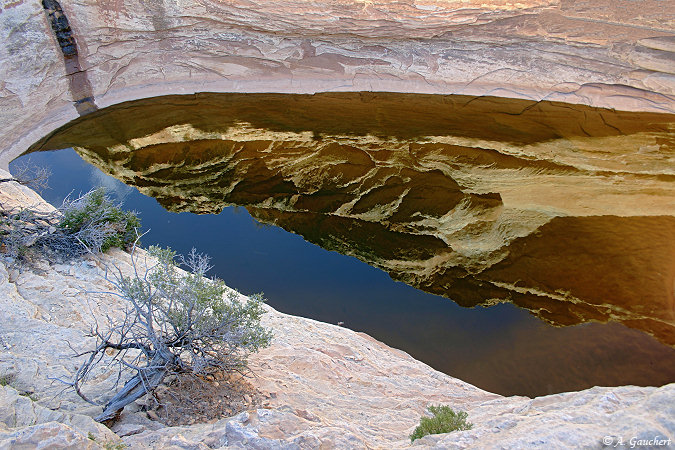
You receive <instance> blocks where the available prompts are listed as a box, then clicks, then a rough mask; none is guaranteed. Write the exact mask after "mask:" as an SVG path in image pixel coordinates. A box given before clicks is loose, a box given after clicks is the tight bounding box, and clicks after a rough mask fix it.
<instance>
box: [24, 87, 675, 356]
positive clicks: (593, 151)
mask: <svg viewBox="0 0 675 450" xmlns="http://www.w3.org/2000/svg"><path fill="white" fill-rule="evenodd" d="M674 127H675V116H672V115H658V114H644V113H622V112H615V111H609V110H600V109H593V108H588V107H583V106H578V105H566V104H555V103H546V102H539V103H534V102H526V101H515V100H505V99H496V98H469V97H457V96H454V97H443V96H424V95H405V94H358V93H356V94H322V95H315V96H298V95H294V96H290V95H276V94H256V95H226V94H220V95H213V94H210V95H198V96H184V97H183V96H175V97H166V98H160V99H149V100H141V101H136V102H131V103H127V104H123V105H119V106H115V107H111V108H108V109H106V110H102V111H100V112H98V113H94V114H91V115H88V116H86V117H84V118H82V119H78V120H77V121H75V122H72V123H71V124H69V125H67V126H66V127H64V128H63V129H61V130H59V131H57V132H55V133H54V134H53V135H51V136H49V137H48V138H46V139H45V140H43V141H42V142H41V143H38V144H36V146H35V147H34V150H46V149H56V148H64V147H69V146H73V147H76V148H77V149H78V152H79V153H80V154H81V155H82V156H83V157H84V158H85V159H87V160H89V161H90V162H92V163H93V164H95V165H96V166H98V167H100V168H102V169H103V170H104V171H106V172H108V173H111V174H112V175H114V176H116V177H117V178H119V179H121V180H123V181H124V182H125V183H127V184H130V185H134V186H137V187H138V188H139V189H140V190H141V191H142V192H143V193H145V194H148V195H151V196H153V197H155V198H157V200H158V201H159V202H160V203H161V204H162V205H163V206H164V207H166V208H167V209H169V210H175V211H192V212H197V213H217V212H219V211H220V210H222V208H223V207H224V206H225V205H228V204H236V205H243V206H246V208H247V209H248V210H249V212H250V213H251V214H252V215H253V216H254V217H256V218H257V219H258V220H260V221H261V222H265V223H273V224H275V225H278V226H280V227H283V228H285V229H286V230H288V231H291V232H294V233H297V234H300V235H302V236H303V237H304V238H305V239H306V240H308V241H310V242H313V243H316V244H318V245H320V246H322V247H324V248H327V249H330V250H336V251H339V252H341V253H345V254H348V255H353V256H355V257H357V258H359V259H361V260H363V261H365V262H367V263H369V264H371V265H373V266H376V267H379V268H381V269H383V270H385V271H387V272H388V273H389V274H390V275H391V276H392V277H393V278H394V279H397V280H401V281H404V282H406V283H408V284H410V285H412V286H415V287H417V288H419V289H422V290H424V291H427V292H431V293H434V294H439V295H443V296H446V297H449V298H451V299H452V300H454V301H456V302H457V303H459V304H461V305H464V306H474V305H490V304H493V303H495V302H501V301H510V302H513V303H515V304H516V305H518V306H520V307H523V308H526V309H528V310H529V311H531V312H532V314H535V315H537V316H538V317H540V318H542V319H543V320H545V321H547V322H549V323H552V324H555V325H571V324H577V323H581V322H586V321H608V320H615V321H619V322H622V323H624V324H625V325H627V326H629V327H633V328H637V329H640V330H643V331H645V332H647V333H649V334H652V335H654V336H655V337H657V338H658V339H659V340H661V341H662V342H665V343H668V344H670V345H675V306H674V305H675V297H674V293H673V289H674V283H675V217H674V216H673V214H674V212H675V183H674V181H675V170H674V168H675V165H674V164H673V160H674V158H675V136H674V134H673V129H674Z"/></svg>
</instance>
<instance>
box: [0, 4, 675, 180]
mask: <svg viewBox="0 0 675 450" xmlns="http://www.w3.org/2000/svg"><path fill="white" fill-rule="evenodd" d="M674 23H675V13H674V12H673V8H669V7H668V2H663V1H659V0H645V1H640V2H622V3H621V5H620V6H619V4H617V3H616V2H613V1H610V0H603V1H596V2H590V3H589V2H574V1H568V0H526V1H520V2H515V1H511V0H502V1H498V2H488V3H485V2H480V1H477V0H462V1H439V0H406V1H402V2H398V1H397V2H394V1H389V0H384V1H369V0H368V1H365V0H354V1H346V0H322V1H318V2H314V1H312V2H309V1H304V0H296V1H288V2H275V1H268V0H257V1H253V2H245V1H239V0H228V1H216V0H194V1H181V2H179V1H177V0H161V1H153V2H143V1H139V0H106V1H96V0H63V1H61V2H60V3H58V2H56V1H55V0H47V1H45V2H40V1H37V0H2V2H0V40H1V41H2V42H3V43H4V45H2V47H1V48H0V123H1V124H2V125H3V126H2V127H1V129H0V141H2V142H3V146H2V148H1V149H0V166H2V167H6V165H7V163H8V162H9V161H10V160H11V159H13V158H14V157H16V156H18V155H19V154H21V153H22V152H23V151H25V150H26V149H27V148H28V146H30V145H31V144H32V143H33V142H35V141H36V140H38V139H39V138H41V137H42V136H44V135H46V134H48V133H49V132H51V131H52V130H54V129H55V128H57V127H58V126H60V125H63V124H64V123H66V122H67V121H69V120H72V119H74V118H75V117H77V116H78V115H82V114H87V113H89V112H91V111H93V110H95V109H96V108H100V107H105V106H109V105H111V104H116V103H120V102H122V101H126V100H132V99H138V98H145V97H150V96H156V95H164V94H184V93H194V92H293V93H313V92H322V91H395V92H417V93H438V94H463V95H492V96H502V97H515V98H525V99H534V100H540V99H548V100H555V101H565V102H569V103H581V104H587V105H595V106H606V107H612V108H617V109H623V110H635V111H655V112H673V111H675V106H674V105H675V103H674V102H675V101H674V95H675V92H674V89H675V81H674V80H675V75H673V71H674V69H673V67H675V64H674V62H673V61H674V57H673V55H674V53H673V51H674V50H673V47H674V46H675V41H674V37H673V35H674V27H675V26H674Z"/></svg>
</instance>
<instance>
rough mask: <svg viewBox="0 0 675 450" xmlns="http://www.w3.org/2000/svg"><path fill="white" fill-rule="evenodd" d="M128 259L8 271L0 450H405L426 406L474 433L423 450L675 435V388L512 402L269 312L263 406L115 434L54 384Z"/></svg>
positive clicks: (365, 340) (99, 390) (18, 198)
mask: <svg viewBox="0 0 675 450" xmlns="http://www.w3.org/2000/svg"><path fill="white" fill-rule="evenodd" d="M0 176H2V177H5V176H6V173H4V172H0ZM26 200H28V203H26ZM36 200H39V198H38V197H36V196H35V194H33V193H31V192H30V191H28V190H27V189H26V188H24V187H21V186H18V185H16V184H14V183H1V184H0V203H1V204H2V205H3V207H11V206H13V205H21V204H24V205H25V204H30V203H32V204H35V203H36V202H35V201H36ZM129 262H130V259H129V255H128V254H126V253H124V252H122V251H120V250H114V251H111V252H109V253H108V254H106V255H104V256H102V257H101V258H100V259H84V260H81V261H75V262H72V263H68V264H54V265H51V266H50V265H48V264H46V263H44V264H41V265H40V266H39V267H34V268H33V269H31V270H23V271H19V270H16V269H12V268H8V267H7V266H6V264H4V263H2V264H0V345H2V350H1V351H0V376H2V377H5V379H8V380H11V382H10V386H5V387H3V388H0V410H2V411H3V413H2V415H0V448H24V447H21V446H22V445H23V446H25V447H31V448H33V447H36V446H43V447H45V448H78V449H79V448H98V446H99V445H101V446H105V445H113V444H116V443H117V442H118V441H119V438H121V439H122V442H123V443H124V444H126V445H128V446H129V448H132V449H136V448H138V449H144V448H156V449H186V448H191V449H208V448H235V449H237V448H308V449H309V448H320V447H321V448H323V447H327V448H402V447H407V446H409V440H408V438H407V436H408V434H409V433H410V432H411V431H412V430H413V428H414V427H415V425H416V424H417V423H418V421H419V417H420V416H421V414H422V413H423V410H424V408H425V407H426V406H427V405H429V404H437V403H444V404H450V405H453V407H455V408H457V409H463V410H466V411H467V412H468V413H469V419H470V421H471V422H473V423H474V427H473V429H472V430H470V431H465V432H458V433H452V434H448V435H438V436H431V437H427V438H424V439H423V440H420V441H417V442H416V443H415V447H419V448H426V447H434V448H470V447H475V448H523V447H530V446H532V445H539V446H543V447H546V448H569V447H570V446H574V447H586V448H600V447H601V446H602V439H603V437H604V436H607V435H611V436H616V437H621V438H623V439H624V440H625V441H626V442H628V440H629V439H630V438H631V437H639V438H641V439H654V438H659V439H673V438H674V437H675V419H674V418H675V411H674V410H673V408H674V406H673V405H674V404H675V403H674V402H673V401H672V399H673V398H674V396H675V385H668V386H664V387H661V388H639V387H618V388H593V389H589V390H586V391H582V392H575V393H569V394H558V395H551V396H547V397H539V398H535V399H532V400H530V399H527V398H524V397H509V398H505V397H501V396H498V395H495V394H490V393H487V392H485V391H482V390H480V389H478V388H475V387H473V386H471V385H469V384H467V383H464V382H462V381H459V380H457V379H454V378H452V377H450V376H447V375H444V374H441V373H439V372H437V371H435V370H433V369H431V368H430V367H428V366H426V365H425V364H422V363H420V362H418V361H415V360H414V359H412V358H411V357H410V356H408V355H407V354H405V353H403V352H400V351H397V350H394V349H391V348H389V347H387V346H386V345H384V344H382V343H380V342H377V341H375V340H374V339H372V338H370V337H368V336H365V335H363V334H359V333H356V332H353V331H351V330H347V329H344V328H341V327H338V326H334V325H329V324H324V323H320V322H316V321H313V320H309V319H303V318H298V317H293V316H288V315H285V314H281V313H278V312H276V311H274V310H272V309H271V308H268V311H267V313H266V314H265V317H264V323H265V324H266V325H267V326H268V327H270V328H271V329H272V330H273V332H274V336H275V337H274V342H273V345H272V346H271V347H270V348H268V349H265V350H263V351H261V352H260V353H259V354H257V355H255V356H254V357H252V360H251V363H252V368H253V370H254V373H255V376H254V377H253V378H252V379H251V380H250V381H251V382H252V383H253V385H254V386H255V387H256V388H257V389H258V390H259V392H260V395H261V396H262V398H263V401H262V404H261V405H260V406H259V407H256V408H252V409H251V410H249V411H246V412H243V413H240V414H238V415H236V416H234V417H231V418H226V417H224V418H222V419H220V420H218V421H216V422H215V423H212V424H202V425H192V426H184V427H165V426H163V425H161V424H159V423H157V422H153V421H151V420H149V419H148V418H147V417H146V415H145V413H142V412H134V408H128V411H125V412H124V413H123V415H122V417H121V420H120V422H118V423H117V424H116V425H115V426H114V427H113V431H115V432H116V433H117V435H112V433H111V432H110V431H107V430H105V429H104V428H103V427H101V426H100V425H98V424H95V423H93V421H92V420H91V419H90V418H89V417H87V416H93V415H94V414H96V413H97V412H99V410H98V409H97V408H95V407H91V406H89V405H87V404H85V403H84V402H83V401H82V400H80V399H79V398H78V397H76V396H75V395H74V394H73V393H72V392H69V391H63V390H62V388H63V386H62V385H60V384H59V383H58V382H55V381H53V380H51V379H50V378H53V377H67V376H68V375H69V374H72V373H73V371H74V370H75V367H76V365H77V363H78V362H77V359H74V358H72V352H73V350H72V349H70V348H69V346H68V344H67V342H69V343H70V344H71V345H73V347H74V348H85V347H86V346H87V344H88V343H90V342H91V338H88V337H86V332H87V330H88V327H89V326H90V325H91V323H92V314H94V315H97V316H99V317H101V316H102V315H103V314H110V315H112V316H116V315H118V314H120V311H121V305H120V304H119V301H118V300H117V299H116V297H114V296H111V295H107V294H94V293H93V291H106V290H109V289H110V288H111V286H110V284H109V283H108V282H107V281H105V280H104V279H103V273H104V268H105V265H111V264H115V265H117V266H118V267H120V268H121V269H122V270H123V271H128V270H130V266H129ZM66 341H67V342H66ZM94 379H95V383H94V387H93V388H91V389H90V390H89V391H88V392H89V393H90V394H91V395H92V396H93V397H94V398H97V399H104V398H105V396H106V395H107V394H106V386H108V385H109V383H111V382H112V380H113V379H114V372H111V371H109V370H106V369H105V368H102V369H101V370H99V371H98V372H97V373H96V374H95V377H94ZM22 394H23V395H22ZM28 395H30V396H31V397H29V396H28ZM34 400H37V403H36V402H35V401H34ZM47 408H50V409H47ZM52 409H53V410H52ZM135 410H137V408H136V409H135Z"/></svg>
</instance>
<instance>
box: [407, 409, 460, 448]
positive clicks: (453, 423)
mask: <svg viewBox="0 0 675 450" xmlns="http://www.w3.org/2000/svg"><path fill="white" fill-rule="evenodd" d="M428 410H429V412H430V413H431V414H432V417H422V419H421V420H420V424H419V426H418V427H417V428H415V431H413V433H412V434H411V435H410V442H414V441H415V439H419V438H422V437H424V436H427V435H429V434H442V433H450V432H451V431H465V430H470V429H471V428H473V424H472V423H467V421H466V418H467V417H468V415H467V413H466V412H464V411H458V412H455V411H453V410H452V409H451V408H450V407H449V406H441V405H439V406H429V408H428Z"/></svg>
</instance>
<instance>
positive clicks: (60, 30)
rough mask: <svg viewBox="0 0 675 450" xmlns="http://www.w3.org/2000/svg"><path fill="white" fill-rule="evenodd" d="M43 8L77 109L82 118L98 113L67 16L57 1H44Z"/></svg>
mask: <svg viewBox="0 0 675 450" xmlns="http://www.w3.org/2000/svg"><path fill="white" fill-rule="evenodd" d="M42 6H43V8H44V10H45V14H47V17H48V18H49V24H50V25H51V28H52V31H53V32H54V36H55V37H56V41H57V42H58V44H59V47H60V48H61V52H62V53H63V62H64V64H65V68H66V77H67V79H68V82H69V86H70V94H71V96H72V99H73V102H74V104H75V109H76V110H77V112H78V114H79V115H80V116H82V115H85V114H88V113H90V112H93V111H96V110H97V109H98V107H97V106H96V103H95V101H94V93H93V91H92V87H91V83H90V82H89V78H88V77H87V72H86V71H84V70H82V67H81V65H80V58H79V54H78V49H77V42H76V41H75V36H74V35H73V30H72V29H71V28H70V23H69V22H68V18H67V17H66V14H65V13H64V12H63V9H62V8H61V5H60V4H59V2H58V1H56V0H42Z"/></svg>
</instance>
